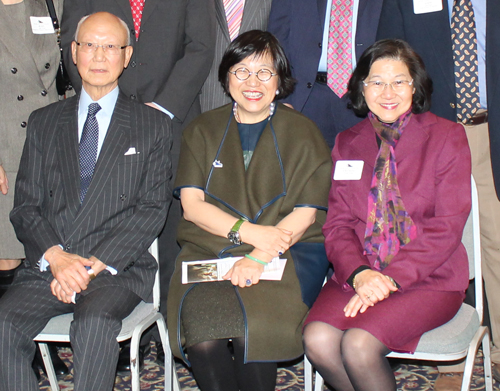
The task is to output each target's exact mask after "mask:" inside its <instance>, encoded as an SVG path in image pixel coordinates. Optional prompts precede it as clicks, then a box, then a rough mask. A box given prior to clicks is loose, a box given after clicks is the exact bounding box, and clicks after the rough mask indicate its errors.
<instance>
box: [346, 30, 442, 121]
mask: <svg viewBox="0 0 500 391" xmlns="http://www.w3.org/2000/svg"><path fill="white" fill-rule="evenodd" d="M381 59H391V60H397V61H402V62H403V63H405V65H406V66H407V67H408V70H409V72H410V75H411V77H412V79H413V85H412V86H413V88H415V93H414V94H413V101H412V112H413V113H415V114H421V113H424V112H426V111H429V109H430V107H431V95H432V80H431V78H430V77H429V75H428V74H427V71H426V70H425V65H424V62H423V61H422V59H421V58H420V56H419V55H418V54H417V53H416V52H415V51H414V50H413V49H412V48H411V46H410V45H409V44H408V43H407V42H405V41H403V40H401V39H384V40H381V41H377V42H375V43H374V44H373V45H371V46H370V47H369V48H368V49H366V50H365V51H364V52H363V54H362V55H361V58H360V59H359V61H358V64H357V66H356V69H355V70H354V72H353V73H352V76H351V79H350V80H349V85H348V94H349V99H350V103H349V107H350V108H352V110H353V111H354V112H355V113H356V115H358V116H362V117H364V116H366V115H367V114H368V112H369V111H370V110H369V109H368V106H367V104H366V101H365V98H364V96H363V81H365V80H366V78H367V77H368V75H369V74H370V69H371V67H372V65H373V63H374V62H375V61H377V60H381Z"/></svg>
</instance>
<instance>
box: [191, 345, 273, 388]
mask: <svg viewBox="0 0 500 391" xmlns="http://www.w3.org/2000/svg"><path fill="white" fill-rule="evenodd" d="M232 346H233V350H234V354H233V353H232V352H231V350H230V341H229V340H228V339H215V340H212V341H205V342H200V343H198V344H196V345H193V346H191V347H189V348H187V353H188V358H189V361H190V362H191V368H192V371H193V375H194V378H195V379H196V382H197V383H198V387H199V388H200V389H201V390H202V391H238V390H239V391H256V390H259V391H274V390H275V387H276V370H277V365H276V363H274V362H271V363H269V362H265V363H248V364H244V363H243V357H244V351H245V342H244V339H243V338H233V340H232Z"/></svg>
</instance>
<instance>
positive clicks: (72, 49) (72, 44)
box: [71, 41, 76, 65]
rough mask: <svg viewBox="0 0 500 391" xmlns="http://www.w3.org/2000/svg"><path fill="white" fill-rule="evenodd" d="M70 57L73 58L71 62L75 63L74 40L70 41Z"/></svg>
mask: <svg viewBox="0 0 500 391" xmlns="http://www.w3.org/2000/svg"><path fill="white" fill-rule="evenodd" d="M71 57H72V58H73V63H74V64H75V65H76V42H75V41H73V42H71Z"/></svg>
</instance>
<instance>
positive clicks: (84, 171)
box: [78, 103, 101, 203]
mask: <svg viewBox="0 0 500 391" xmlns="http://www.w3.org/2000/svg"><path fill="white" fill-rule="evenodd" d="M99 110H101V106H99V103H91V104H90V105H89V112H88V114H87V119H86V120H85V124H84V125H83V131H82V137H81V138H80V145H79V147H78V149H79V154H80V202H81V203H83V200H84V199H85V195H86V194H87V190H88V189H89V186H90V182H92V176H93V175H94V168H95V163H96V161H97V145H98V141H99V124H98V123H97V118H96V117H95V116H96V114H97V112H98V111H99Z"/></svg>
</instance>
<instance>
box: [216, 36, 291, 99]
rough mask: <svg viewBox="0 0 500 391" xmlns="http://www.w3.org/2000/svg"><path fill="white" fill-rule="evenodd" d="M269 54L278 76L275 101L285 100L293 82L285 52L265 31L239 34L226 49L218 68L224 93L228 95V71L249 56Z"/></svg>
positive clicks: (274, 38) (273, 37)
mask: <svg viewBox="0 0 500 391" xmlns="http://www.w3.org/2000/svg"><path fill="white" fill-rule="evenodd" d="M266 54H269V55H270V56H271V58H272V60H273V67H274V69H276V73H277V74H278V94H277V95H276V98H275V99H283V98H286V97H287V96H288V95H290V94H291V93H292V92H293V88H294V85H295V80H294V79H293V78H292V71H291V69H290V64H289V63H288V59H287V58H286V55H285V52H284V50H283V48H282V47H281V45H280V44H279V42H278V40H277V39H276V37H275V36H274V35H272V34H271V33H269V32H267V31H261V30H251V31H247V32H246V33H243V34H241V35H240V36H238V38H236V39H235V40H234V41H233V42H231V44H230V45H229V47H228V48H227V49H226V52H225V53H224V56H223V57H222V60H221V63H220V66H219V82H220V83H221V85H222V88H223V89H224V92H225V93H226V94H227V95H229V96H231V94H230V93H229V73H228V72H229V70H230V69H231V67H233V66H234V65H236V64H238V63H240V62H241V61H243V60H244V59H245V58H247V57H249V56H255V57H257V58H258V57H260V56H264V55H266Z"/></svg>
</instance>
